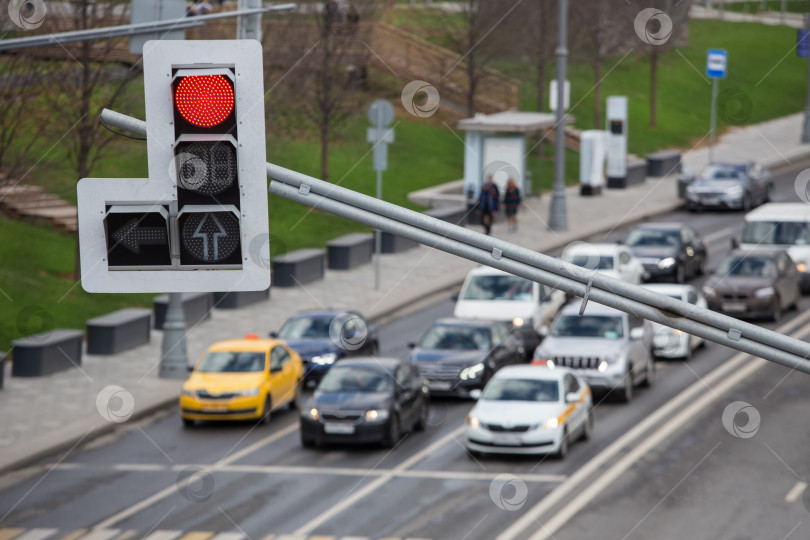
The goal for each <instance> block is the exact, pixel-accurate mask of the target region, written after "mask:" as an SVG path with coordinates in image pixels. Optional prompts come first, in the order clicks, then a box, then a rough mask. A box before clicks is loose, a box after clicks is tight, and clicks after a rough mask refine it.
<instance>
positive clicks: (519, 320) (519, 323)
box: [512, 317, 524, 326]
mask: <svg viewBox="0 0 810 540" xmlns="http://www.w3.org/2000/svg"><path fill="white" fill-rule="evenodd" d="M523 323H524V321H523V317H515V318H514V319H512V325H513V326H523Z"/></svg>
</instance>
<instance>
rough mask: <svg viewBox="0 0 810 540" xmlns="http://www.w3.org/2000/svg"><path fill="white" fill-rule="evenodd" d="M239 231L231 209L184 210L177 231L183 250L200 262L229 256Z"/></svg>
mask: <svg viewBox="0 0 810 540" xmlns="http://www.w3.org/2000/svg"><path fill="white" fill-rule="evenodd" d="M239 234H240V228H239V219H238V218H237V217H236V216H235V215H234V214H233V213H232V212H197V213H191V214H186V215H184V216H183V224H182V227H181V231H180V237H181V239H182V242H183V247H184V248H185V252H186V253H188V254H189V255H191V256H192V257H193V258H195V259H196V260H198V261H201V262H203V263H221V262H223V261H227V260H228V259H229V258H231V257H232V256H233V255H234V253H235V252H236V248H237V247H239ZM237 262H238V258H237Z"/></svg>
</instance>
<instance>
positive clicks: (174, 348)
mask: <svg viewBox="0 0 810 540" xmlns="http://www.w3.org/2000/svg"><path fill="white" fill-rule="evenodd" d="M187 358H188V355H187V354H186V316H185V314H184V313H183V295H182V293H169V306H168V308H167V309H166V320H165V321H164V323H163V342H162V343H161V345H160V370H159V377H160V378H162V379H184V378H186V377H187V376H188V373H187V369H186V365H187Z"/></svg>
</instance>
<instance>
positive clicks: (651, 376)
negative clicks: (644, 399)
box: [641, 355, 655, 388]
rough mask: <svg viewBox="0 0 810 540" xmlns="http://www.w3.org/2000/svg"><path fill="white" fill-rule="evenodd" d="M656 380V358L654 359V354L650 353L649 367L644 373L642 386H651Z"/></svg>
mask: <svg viewBox="0 0 810 540" xmlns="http://www.w3.org/2000/svg"><path fill="white" fill-rule="evenodd" d="M654 382H655V360H654V359H653V356H652V355H650V357H649V358H648V359H647V369H646V371H645V373H644V382H643V383H641V384H642V386H644V387H646V388H649V387H650V386H652V385H653V383H654Z"/></svg>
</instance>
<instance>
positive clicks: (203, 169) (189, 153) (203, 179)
mask: <svg viewBox="0 0 810 540" xmlns="http://www.w3.org/2000/svg"><path fill="white" fill-rule="evenodd" d="M175 162H176V164H177V183H178V187H181V188H183V189H188V190H190V191H195V192H197V193H200V194H202V195H216V194H217V193H221V192H223V191H225V190H226V189H228V188H229V187H231V186H232V185H233V184H234V182H236V168H237V164H236V148H234V147H233V145H232V144H230V143H227V142H220V141H216V142H192V143H180V144H178V145H177V150H176V154H175Z"/></svg>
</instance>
